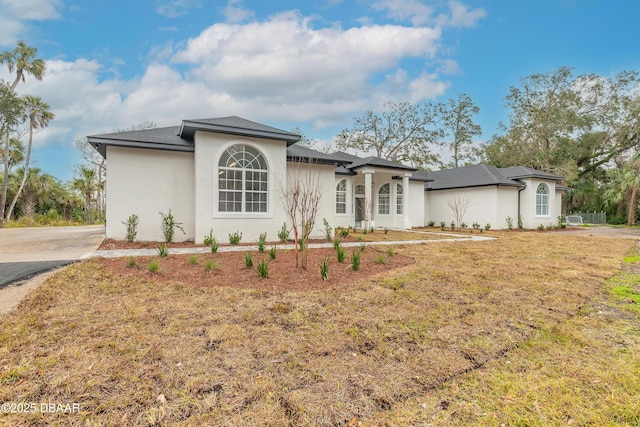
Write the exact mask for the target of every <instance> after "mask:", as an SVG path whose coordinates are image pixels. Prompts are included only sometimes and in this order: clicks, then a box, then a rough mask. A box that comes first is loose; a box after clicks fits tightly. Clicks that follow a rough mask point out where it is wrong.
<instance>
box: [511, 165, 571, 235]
mask: <svg viewBox="0 0 640 427" xmlns="http://www.w3.org/2000/svg"><path fill="white" fill-rule="evenodd" d="M523 181H524V183H525V184H526V185H527V187H526V188H525V189H524V190H523V191H522V193H521V195H520V203H521V204H520V214H521V215H522V226H523V227H524V228H529V229H534V228H537V227H538V226H539V225H543V226H545V227H546V226H548V225H556V224H557V223H558V216H560V214H561V213H562V196H561V194H560V192H558V194H560V196H559V197H558V196H556V182H555V181H550V180H542V179H533V178H529V179H524V180H523ZM541 183H544V184H546V185H547V187H548V188H549V214H548V215H536V191H537V189H538V185H539V184H541Z"/></svg>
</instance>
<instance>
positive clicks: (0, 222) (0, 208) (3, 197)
mask: <svg viewBox="0 0 640 427" xmlns="http://www.w3.org/2000/svg"><path fill="white" fill-rule="evenodd" d="M5 132H6V133H5V144H6V145H5V147H4V175H3V177H4V181H3V182H2V193H1V194H0V228H2V227H4V208H5V204H6V203H7V189H8V187H9V140H10V138H9V129H5Z"/></svg>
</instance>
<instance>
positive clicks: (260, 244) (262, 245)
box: [258, 233, 267, 254]
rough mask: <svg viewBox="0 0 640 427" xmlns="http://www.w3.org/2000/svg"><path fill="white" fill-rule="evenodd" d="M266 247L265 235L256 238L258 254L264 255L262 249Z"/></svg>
mask: <svg viewBox="0 0 640 427" xmlns="http://www.w3.org/2000/svg"><path fill="white" fill-rule="evenodd" d="M266 245H267V233H262V234H261V235H260V237H259V238H258V252H260V253H261V254H262V253H264V248H265V246H266Z"/></svg>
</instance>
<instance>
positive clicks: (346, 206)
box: [333, 178, 349, 216]
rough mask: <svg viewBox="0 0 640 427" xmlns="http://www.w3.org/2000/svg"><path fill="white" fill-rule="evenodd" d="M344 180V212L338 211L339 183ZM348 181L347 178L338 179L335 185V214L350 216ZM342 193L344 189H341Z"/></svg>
mask: <svg viewBox="0 0 640 427" xmlns="http://www.w3.org/2000/svg"><path fill="white" fill-rule="evenodd" d="M341 182H344V212H340V213H339V212H338V185H340V183H341ZM348 188H349V185H348V182H347V179H346V178H343V179H340V180H338V182H337V183H336V186H335V204H334V206H333V209H334V214H335V216H349V203H348V197H347V194H348ZM340 192H341V193H342V191H340Z"/></svg>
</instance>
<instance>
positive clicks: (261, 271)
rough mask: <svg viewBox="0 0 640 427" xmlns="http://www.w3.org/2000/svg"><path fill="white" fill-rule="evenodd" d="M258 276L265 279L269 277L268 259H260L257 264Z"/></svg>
mask: <svg viewBox="0 0 640 427" xmlns="http://www.w3.org/2000/svg"><path fill="white" fill-rule="evenodd" d="M257 270H258V276H260V277H262V278H263V279H266V278H267V277H269V259H267V258H262V260H261V261H260V262H259V263H258V266H257Z"/></svg>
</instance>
